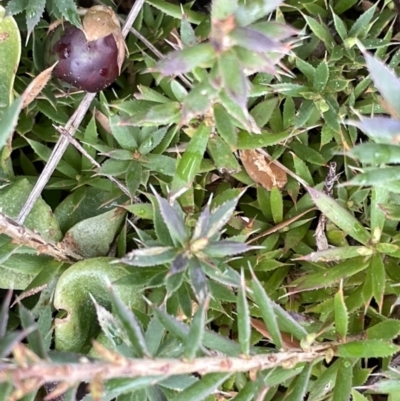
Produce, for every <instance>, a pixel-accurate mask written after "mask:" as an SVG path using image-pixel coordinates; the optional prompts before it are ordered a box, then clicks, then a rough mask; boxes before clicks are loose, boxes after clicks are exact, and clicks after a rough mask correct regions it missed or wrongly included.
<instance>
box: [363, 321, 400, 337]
mask: <svg viewBox="0 0 400 401" xmlns="http://www.w3.org/2000/svg"><path fill="white" fill-rule="evenodd" d="M399 333H400V322H399V321H398V320H395V319H387V320H384V321H383V322H379V323H377V324H375V325H374V326H372V327H368V329H367V330H366V334H367V338H368V339H369V340H380V341H389V340H392V339H393V338H395V337H397V336H398V334H399Z"/></svg>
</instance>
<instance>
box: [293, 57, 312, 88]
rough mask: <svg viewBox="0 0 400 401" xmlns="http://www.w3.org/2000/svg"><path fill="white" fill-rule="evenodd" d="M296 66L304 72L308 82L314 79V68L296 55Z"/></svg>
mask: <svg viewBox="0 0 400 401" xmlns="http://www.w3.org/2000/svg"><path fill="white" fill-rule="evenodd" d="M296 67H297V68H298V69H299V70H300V71H301V72H302V73H303V74H304V76H305V77H306V78H307V81H308V82H309V83H312V82H313V81H314V76H315V68H314V67H313V66H312V65H311V64H309V63H307V61H305V60H303V59H301V58H300V57H296Z"/></svg>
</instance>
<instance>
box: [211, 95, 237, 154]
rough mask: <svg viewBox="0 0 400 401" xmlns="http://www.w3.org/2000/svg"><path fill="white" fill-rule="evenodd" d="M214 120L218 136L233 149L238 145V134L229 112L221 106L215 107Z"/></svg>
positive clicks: (216, 105)
mask: <svg viewBox="0 0 400 401" xmlns="http://www.w3.org/2000/svg"><path fill="white" fill-rule="evenodd" d="M214 119H215V125H216V127H217V131H218V134H219V135H220V136H221V138H222V139H223V140H224V141H225V142H226V143H227V144H228V145H230V146H231V147H235V146H236V143H237V132H236V130H235V127H234V125H233V124H232V120H231V119H230V116H229V114H228V112H227V111H226V110H225V108H224V107H223V106H221V105H220V104H218V103H217V104H215V105H214Z"/></svg>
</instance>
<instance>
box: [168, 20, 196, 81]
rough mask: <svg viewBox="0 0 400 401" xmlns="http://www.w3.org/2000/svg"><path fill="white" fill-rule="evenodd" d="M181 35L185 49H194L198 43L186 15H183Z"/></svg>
mask: <svg viewBox="0 0 400 401" xmlns="http://www.w3.org/2000/svg"><path fill="white" fill-rule="evenodd" d="M180 34H181V39H182V43H183V45H184V46H185V47H192V46H194V45H195V44H196V43H197V41H196V35H195V32H194V29H193V27H192V25H191V24H190V22H189V21H188V19H187V16H186V14H183V15H182V19H181V29H180ZM173 82H175V81H173Z"/></svg>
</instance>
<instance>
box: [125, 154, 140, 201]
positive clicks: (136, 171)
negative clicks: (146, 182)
mask: <svg viewBox="0 0 400 401" xmlns="http://www.w3.org/2000/svg"><path fill="white" fill-rule="evenodd" d="M142 178H143V169H142V165H141V164H140V163H138V162H136V161H132V162H131V163H130V164H129V167H128V169H127V171H126V175H125V181H126V186H127V188H128V190H129V193H130V194H131V196H132V197H133V196H136V192H137V190H138V189H139V187H140V184H141V183H142ZM135 206H136V205H135Z"/></svg>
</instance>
